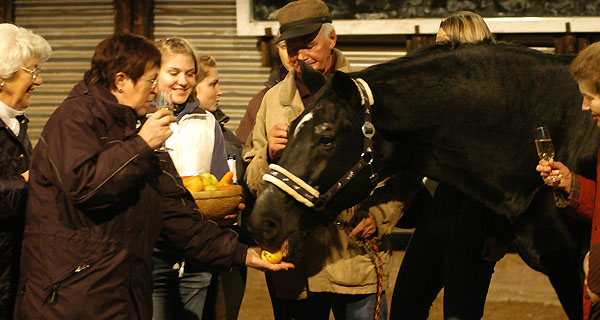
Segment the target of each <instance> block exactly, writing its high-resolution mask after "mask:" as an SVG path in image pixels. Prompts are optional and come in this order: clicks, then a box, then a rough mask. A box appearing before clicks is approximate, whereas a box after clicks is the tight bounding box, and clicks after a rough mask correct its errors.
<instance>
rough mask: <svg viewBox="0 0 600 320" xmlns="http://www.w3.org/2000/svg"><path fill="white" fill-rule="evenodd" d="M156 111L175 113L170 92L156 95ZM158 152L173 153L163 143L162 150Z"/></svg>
mask: <svg viewBox="0 0 600 320" xmlns="http://www.w3.org/2000/svg"><path fill="white" fill-rule="evenodd" d="M156 110H169V111H171V112H172V111H173V110H174V107H173V102H171V96H170V94H169V93H168V92H159V93H158V94H156ZM155 151H157V152H169V151H173V149H171V148H167V147H166V146H165V143H164V142H163V144H162V146H160V148H158V149H156V150H155Z"/></svg>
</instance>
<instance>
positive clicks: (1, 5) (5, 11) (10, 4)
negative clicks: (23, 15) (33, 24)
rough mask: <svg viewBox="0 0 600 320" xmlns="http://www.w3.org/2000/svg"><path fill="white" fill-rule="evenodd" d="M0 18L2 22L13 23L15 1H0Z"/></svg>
mask: <svg viewBox="0 0 600 320" xmlns="http://www.w3.org/2000/svg"><path fill="white" fill-rule="evenodd" d="M0 11H1V12H0V17H2V22H9V23H15V1H14V0H0Z"/></svg>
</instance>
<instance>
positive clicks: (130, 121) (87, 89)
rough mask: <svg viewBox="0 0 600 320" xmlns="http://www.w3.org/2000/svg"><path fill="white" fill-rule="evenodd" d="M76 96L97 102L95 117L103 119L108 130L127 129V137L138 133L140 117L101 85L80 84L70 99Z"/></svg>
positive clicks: (74, 89)
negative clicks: (87, 97) (86, 97)
mask: <svg viewBox="0 0 600 320" xmlns="http://www.w3.org/2000/svg"><path fill="white" fill-rule="evenodd" d="M75 96H89V97H90V98H91V99H93V100H94V101H95V103H94V105H95V107H94V108H93V109H92V112H93V113H94V116H95V117H97V118H99V119H101V120H102V121H103V122H104V123H105V125H106V127H107V128H111V127H113V126H118V127H122V128H124V129H125V136H130V135H133V134H136V133H137V128H136V126H137V123H138V116H137V114H136V113H135V110H133V109H132V108H131V107H129V106H126V105H122V104H119V102H118V101H117V98H116V97H115V96H114V95H113V94H112V93H110V91H109V90H108V88H106V87H104V86H102V85H100V84H93V85H88V84H86V83H85V82H84V81H81V82H79V83H78V84H77V85H76V86H75V87H74V88H73V90H71V93H70V94H69V98H71V97H75Z"/></svg>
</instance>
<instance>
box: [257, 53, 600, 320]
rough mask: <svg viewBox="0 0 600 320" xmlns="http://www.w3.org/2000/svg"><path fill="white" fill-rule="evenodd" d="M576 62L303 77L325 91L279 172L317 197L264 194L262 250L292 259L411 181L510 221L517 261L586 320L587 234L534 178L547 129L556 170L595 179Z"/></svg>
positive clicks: (534, 57)
mask: <svg viewBox="0 0 600 320" xmlns="http://www.w3.org/2000/svg"><path fill="white" fill-rule="evenodd" d="M570 60H571V58H570V57H564V56H557V55H551V54H544V53H541V52H538V51H535V50H531V49H528V48H525V47H521V46H516V45H508V44H476V45H458V44H451V45H446V46H441V45H434V46H432V47H429V48H425V49H424V50H421V51H419V52H417V53H415V54H413V55H410V56H407V57H404V58H399V59H396V60H392V61H390V62H386V63H383V64H380V65H375V66H372V67H370V68H368V69H365V70H363V71H361V72H357V73H352V74H344V73H340V72H338V73H336V74H335V75H334V76H333V77H332V79H331V80H330V81H329V82H327V83H325V82H324V80H322V76H320V75H319V74H315V73H311V72H310V71H306V73H304V72H303V75H302V77H303V79H305V82H307V83H312V84H315V83H319V82H320V84H319V85H316V86H320V85H321V84H323V85H324V86H323V88H321V90H319V91H318V93H317V94H316V95H315V96H314V100H313V102H312V103H311V105H310V106H309V107H308V108H307V109H306V110H305V112H304V113H303V114H302V115H300V116H299V117H298V119H296V120H295V121H294V122H293V123H292V125H291V126H290V129H289V136H290V138H289V142H288V145H287V147H286V149H285V151H284V153H283V155H282V157H281V160H280V161H279V162H278V165H279V166H280V168H284V169H285V170H287V171H288V172H289V173H291V174H290V175H292V176H295V178H293V179H292V180H299V179H301V180H303V181H304V182H306V184H308V185H310V186H312V187H313V188H314V190H313V189H311V188H310V187H308V189H309V191H308V192H301V194H307V193H308V194H309V195H308V196H306V197H303V196H299V195H298V194H295V195H294V197H292V196H290V194H288V193H286V192H284V191H282V189H281V188H280V187H277V186H276V185H275V184H272V183H266V186H265V188H264V190H263V192H262V193H261V194H260V196H259V198H258V199H257V201H256V204H255V207H254V210H253V212H252V214H251V216H250V218H249V221H248V229H249V231H250V232H251V234H252V235H253V236H254V238H255V239H256V241H257V243H259V244H260V245H261V246H263V247H264V248H267V249H270V250H274V249H277V248H279V247H280V246H281V245H282V243H283V242H284V241H285V240H289V246H290V247H291V248H294V246H295V245H296V243H298V242H301V241H299V240H301V239H302V237H303V235H304V234H306V233H308V232H310V231H311V230H312V229H313V228H314V226H316V225H317V224H319V223H321V224H322V223H328V222H331V221H332V220H333V219H334V218H335V216H336V215H337V214H338V213H339V212H340V211H341V210H342V209H344V208H348V207H350V206H352V205H355V204H357V203H359V202H360V201H362V200H363V199H365V198H366V197H367V196H368V195H369V193H370V192H371V191H372V189H373V182H374V180H380V179H381V178H384V177H391V176H394V177H397V176H401V175H402V174H403V172H406V171H407V170H408V171H410V172H413V173H418V174H419V175H421V176H427V177H430V178H433V179H435V180H437V181H440V182H442V183H446V184H449V185H451V186H454V187H456V188H458V189H459V190H460V191H462V192H463V193H465V194H466V195H468V196H470V197H471V198H473V199H475V200H476V201H479V202H481V203H482V204H484V205H486V206H487V207H489V208H491V209H492V210H494V211H495V212H497V213H498V214H501V215H503V216H505V217H506V218H507V219H508V221H510V223H511V226H512V231H513V235H512V239H511V240H512V243H513V245H514V247H515V248H516V250H517V251H518V253H519V254H520V255H521V257H522V258H523V259H524V260H525V262H526V263H527V264H528V265H529V266H530V267H532V268H533V269H535V270H538V271H541V272H543V273H544V274H546V275H547V276H548V277H549V279H550V281H551V283H552V285H553V286H554V288H555V290H556V292H557V294H558V297H559V299H560V301H561V303H562V305H563V308H564V309H565V311H566V313H567V315H568V316H569V318H571V319H580V318H581V316H582V312H581V296H582V292H583V287H582V282H583V281H582V271H581V270H582V268H581V264H582V260H583V256H584V254H585V252H586V251H587V247H588V245H589V244H588V242H589V225H587V224H586V223H585V222H582V221H577V220H576V219H574V218H573V217H572V216H571V215H569V214H568V213H566V212H563V211H562V209H557V208H556V207H555V205H554V200H553V196H552V192H551V190H550V188H548V187H546V186H544V185H543V183H542V181H541V179H540V177H539V175H538V174H537V173H536V172H535V166H536V164H537V162H538V158H537V155H536V150H535V145H534V142H533V137H532V132H533V129H534V128H535V127H538V126H541V125H546V126H548V127H549V129H550V131H551V132H552V137H553V141H554V144H555V148H556V157H555V158H556V159H558V160H560V161H562V162H564V163H565V164H567V165H568V166H569V167H570V168H572V169H574V171H576V172H578V173H580V174H583V175H585V176H587V177H591V178H594V177H595V163H596V152H597V150H598V147H599V142H600V139H599V132H598V129H597V128H596V126H595V124H594V123H593V122H592V121H591V119H590V117H589V116H588V115H586V114H584V113H583V112H581V110H580V108H579V106H580V105H581V101H582V98H581V95H580V94H579V91H578V87H577V83H576V82H575V81H574V80H573V78H572V77H571V75H570V74H569V72H568V64H569V63H570ZM320 78H321V80H319V79H320ZM357 79H362V80H357ZM315 89H316V88H312V90H315ZM312 90H311V91H312ZM370 104H372V106H370V107H369V105H370ZM365 106H367V107H368V108H367V110H366V108H365ZM368 109H370V110H368ZM371 122H372V124H373V125H374V129H372V128H370V126H369V125H368V123H371ZM365 123H367V125H364V124H365ZM372 133H374V135H373V136H372V138H369V137H368V136H371V135H372ZM371 143H372V148H370V144H371ZM361 154H362V156H361ZM371 159H372V160H373V161H372V162H371V161H370V160H371ZM356 164H359V165H356ZM360 164H362V165H360ZM353 166H355V167H354V168H353ZM357 167H359V168H357ZM362 167H364V168H365V169H360V168H362ZM280 168H279V169H277V168H276V169H275V170H274V171H273V174H274V176H277V175H281V174H280V172H281V171H285V170H281V169H280ZM351 168H353V169H352V170H351ZM369 168H370V169H369ZM348 171H351V174H348ZM341 177H344V178H342V180H340V181H338V179H340V178H341ZM375 178H379V179H375ZM267 180H269V179H267ZM288 180H289V179H288ZM269 181H271V182H272V181H273V179H270V180H269ZM340 182H341V183H340ZM338 183H339V185H338ZM332 186H333V187H332ZM294 188H296V189H298V188H297V187H292V188H291V189H294ZM284 189H285V188H284ZM288 189H289V188H288ZM300 189H301V188H300ZM338 189H339V190H338ZM327 190H332V191H330V192H326V191H327ZM310 193H312V195H310ZM323 194H324V195H325V197H323ZM299 197H300V198H304V199H301V200H302V201H303V202H305V203H307V205H309V206H314V207H317V208H318V210H315V209H314V207H312V208H311V207H309V206H307V205H305V204H303V203H301V202H299V201H296V199H297V198H299ZM312 197H314V198H318V199H317V200H315V199H310V198H312ZM305 199H308V200H305Z"/></svg>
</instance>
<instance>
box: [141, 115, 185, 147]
mask: <svg viewBox="0 0 600 320" xmlns="http://www.w3.org/2000/svg"><path fill="white" fill-rule="evenodd" d="M175 121H177V118H175V117H173V112H171V111H168V110H157V111H156V112H154V113H153V114H152V116H150V118H148V119H147V120H146V122H145V123H144V125H143V126H142V129H140V132H139V133H138V135H139V136H140V137H142V139H144V141H146V143H147V144H148V146H149V147H150V148H151V149H156V148H158V147H160V146H161V145H162V144H163V142H165V141H166V140H167V139H168V138H169V137H170V136H171V134H173V131H171V128H169V125H171V122H175Z"/></svg>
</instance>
